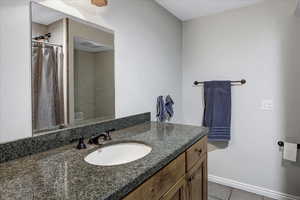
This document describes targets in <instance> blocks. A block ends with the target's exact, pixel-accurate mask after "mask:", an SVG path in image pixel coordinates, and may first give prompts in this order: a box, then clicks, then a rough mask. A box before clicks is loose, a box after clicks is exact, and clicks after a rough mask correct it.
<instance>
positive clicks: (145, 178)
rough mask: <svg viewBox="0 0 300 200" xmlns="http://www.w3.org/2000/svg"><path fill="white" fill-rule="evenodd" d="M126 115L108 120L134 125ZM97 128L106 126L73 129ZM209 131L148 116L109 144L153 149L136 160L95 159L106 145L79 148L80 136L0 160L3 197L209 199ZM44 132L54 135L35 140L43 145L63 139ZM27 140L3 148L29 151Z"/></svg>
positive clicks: (120, 131)
mask: <svg viewBox="0 0 300 200" xmlns="http://www.w3.org/2000/svg"><path fill="white" fill-rule="evenodd" d="M144 115H145V114H144ZM142 116H143V115H142ZM135 118H137V117H135ZM147 118H148V117H147ZM122 120H123V121H116V120H113V121H112V122H105V123H111V124H117V126H120V124H119V123H117V122H121V124H128V123H129V122H130V121H132V118H130V117H129V118H126V119H122ZM135 120H136V119H135ZM99 126H100V125H99ZM101 126H104V125H101ZM105 126H108V124H105ZM109 126H110V125H109ZM95 129H100V128H99V127H93V128H91V126H90V127H86V128H78V129H76V130H73V132H72V133H74V134H75V133H77V132H78V133H86V135H91V134H90V132H93V131H94V130H95ZM72 133H70V135H73V134H72ZM60 134H62V135H63V134H64V137H65V138H66V137H67V135H68V134H66V133H60ZM206 134H207V129H206V128H203V127H197V126H189V125H181V124H168V123H163V124H161V123H156V122H150V121H145V122H143V123H138V124H136V125H132V126H129V127H127V128H121V129H119V128H117V131H115V132H113V133H111V137H112V140H111V141H109V142H108V143H107V144H105V145H110V144H111V143H112V144H113V143H118V142H139V143H143V144H146V145H148V146H150V147H151V148H152V150H151V152H150V153H149V154H147V155H146V156H145V157H143V158H140V159H138V160H135V161H133V162H130V163H126V164H121V165H114V166H97V165H92V164H89V163H88V162H86V161H85V160H84V158H85V157H86V156H87V155H89V154H90V153H92V152H95V151H96V150H98V149H99V148H101V146H99V145H90V144H87V141H86V144H87V148H86V149H83V150H78V149H76V146H77V144H78V140H76V141H75V142H73V143H71V144H69V145H63V146H61V147H59V148H55V149H51V150H47V151H45V152H41V153H36V154H34V155H31V156H25V157H22V158H18V159H15V160H11V161H8V162H3V163H1V164H0V199H5V200H15V199H22V200H23V199H26V200H27V199H28V200H33V199H34V200H39V199H41V200H47V199H64V200H77V199H78V200H79V199H80V200H121V199H124V200H133V199H145V200H155V199H190V200H194V199H197V200H199V199H201V200H206V199H207V147H206ZM40 137H49V138H48V140H46V139H45V138H39V139H38V140H37V139H36V141H35V142H33V141H30V142H29V143H30V144H34V143H35V144H37V145H38V143H39V142H40V141H42V143H44V141H48V143H50V142H52V141H51V139H50V138H56V139H55V140H56V141H57V140H59V138H60V136H58V135H56V136H54V135H51V134H50V136H49V135H46V136H40ZM34 138H35V137H34ZM86 138H87V137H86ZM87 139H88V138H87ZM60 140H61V139H60ZM60 142H62V141H60ZM26 143H27V141H22V142H19V143H13V144H9V145H6V147H5V146H4V147H3V146H2V149H1V150H2V152H4V151H5V149H4V148H6V151H11V150H12V148H13V147H14V148H16V146H17V145H19V148H20V149H23V151H22V152H24V149H26V148H25V147H24V146H23V147H22V146H21V145H25V144H26ZM0 147H1V146H0Z"/></svg>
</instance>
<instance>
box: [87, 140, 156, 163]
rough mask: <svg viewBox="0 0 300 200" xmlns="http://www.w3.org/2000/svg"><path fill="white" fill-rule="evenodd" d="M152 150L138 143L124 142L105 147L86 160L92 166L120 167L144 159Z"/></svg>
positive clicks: (88, 156) (91, 154)
mask: <svg viewBox="0 0 300 200" xmlns="http://www.w3.org/2000/svg"><path fill="white" fill-rule="evenodd" d="M151 150H152V148H151V147H150V146H148V145H146V144H142V143H138V142H123V143H117V144H112V145H108V146H104V147H102V148H100V149H98V150H96V151H94V152H92V153H90V154H89V155H87V156H86V157H85V158H84V160H85V161H86V162H87V163H89V164H92V165H99V166H112V165H120V164H125V163H129V162H132V161H135V160H137V159H140V158H143V157H144V156H146V155H147V154H149V153H150V152H151Z"/></svg>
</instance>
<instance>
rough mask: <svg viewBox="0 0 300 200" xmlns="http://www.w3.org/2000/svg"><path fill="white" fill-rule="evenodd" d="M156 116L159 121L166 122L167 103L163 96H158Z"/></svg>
mask: <svg viewBox="0 0 300 200" xmlns="http://www.w3.org/2000/svg"><path fill="white" fill-rule="evenodd" d="M156 117H157V119H158V121H159V122H164V121H165V120H166V112H165V103H164V98H163V96H159V97H157V103H156Z"/></svg>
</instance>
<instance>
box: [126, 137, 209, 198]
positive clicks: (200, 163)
mask: <svg viewBox="0 0 300 200" xmlns="http://www.w3.org/2000/svg"><path fill="white" fill-rule="evenodd" d="M123 200H207V137H204V138H202V139H201V140H200V141H198V142H196V143H195V144H194V145H192V146H191V147H190V148H189V149H187V150H186V151H185V152H184V153H182V154H181V155H180V156H178V157H177V158H176V159H175V160H173V161H172V162H171V163H169V164H168V165H167V166H166V167H164V168H163V169H161V170H160V171H158V172H157V173H156V174H155V175H153V176H152V177H151V178H150V179H148V180H147V181H146V182H144V183H143V184H142V185H141V186H139V187H138V188H137V189H136V190H134V191H133V192H131V193H130V194H129V195H127V196H126V197H125V198H124V199H123Z"/></svg>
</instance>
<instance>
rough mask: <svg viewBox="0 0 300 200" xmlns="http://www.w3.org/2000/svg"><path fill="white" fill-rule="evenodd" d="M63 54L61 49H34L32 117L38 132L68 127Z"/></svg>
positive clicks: (40, 46)
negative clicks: (65, 107)
mask: <svg viewBox="0 0 300 200" xmlns="http://www.w3.org/2000/svg"><path fill="white" fill-rule="evenodd" d="M63 93H64V89H63V52H62V48H61V47H54V46H50V45H47V44H38V43H34V45H33V47H32V107H33V109H32V112H33V113H32V115H33V130H34V132H39V131H45V130H52V129H57V128H59V127H60V126H62V125H64V94H63Z"/></svg>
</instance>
